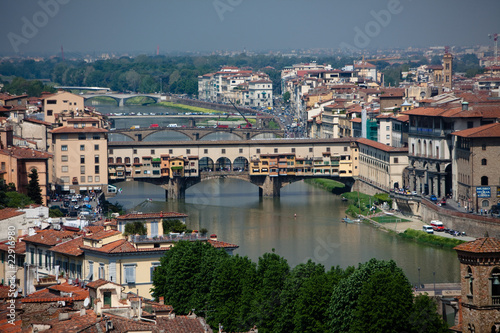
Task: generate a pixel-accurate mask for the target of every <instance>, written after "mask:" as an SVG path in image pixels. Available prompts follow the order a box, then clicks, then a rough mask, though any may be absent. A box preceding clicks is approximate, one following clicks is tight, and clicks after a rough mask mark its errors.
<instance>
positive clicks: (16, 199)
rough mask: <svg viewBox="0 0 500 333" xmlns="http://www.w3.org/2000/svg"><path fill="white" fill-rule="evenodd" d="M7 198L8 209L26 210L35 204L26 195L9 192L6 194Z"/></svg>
mask: <svg viewBox="0 0 500 333" xmlns="http://www.w3.org/2000/svg"><path fill="white" fill-rule="evenodd" d="M6 196H7V207H12V208H24V207H26V206H28V205H30V204H33V203H34V202H33V201H32V200H31V199H30V197H28V196H27V195H26V194H23V193H19V192H15V191H8V192H7V193H6Z"/></svg>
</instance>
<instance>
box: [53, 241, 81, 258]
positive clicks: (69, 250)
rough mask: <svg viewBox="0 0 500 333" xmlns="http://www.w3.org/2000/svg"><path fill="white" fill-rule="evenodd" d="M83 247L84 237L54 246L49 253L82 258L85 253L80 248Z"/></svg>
mask: <svg viewBox="0 0 500 333" xmlns="http://www.w3.org/2000/svg"><path fill="white" fill-rule="evenodd" d="M82 245H83V237H82V236H80V237H77V238H75V239H71V240H69V241H66V242H63V243H60V244H56V245H55V246H52V247H51V248H50V249H49V251H52V252H57V253H62V254H67V255H70V256H75V257H76V256H80V255H82V254H83V251H82V250H81V249H80V246H82Z"/></svg>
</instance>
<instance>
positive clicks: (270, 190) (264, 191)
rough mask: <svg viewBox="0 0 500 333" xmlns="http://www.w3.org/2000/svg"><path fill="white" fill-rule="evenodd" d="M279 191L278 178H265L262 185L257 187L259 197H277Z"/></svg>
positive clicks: (279, 182)
mask: <svg viewBox="0 0 500 333" xmlns="http://www.w3.org/2000/svg"><path fill="white" fill-rule="evenodd" d="M280 189H281V179H280V178H279V177H269V176H267V177H266V179H265V180H264V184H262V186H260V187H259V196H260V197H279V196H280Z"/></svg>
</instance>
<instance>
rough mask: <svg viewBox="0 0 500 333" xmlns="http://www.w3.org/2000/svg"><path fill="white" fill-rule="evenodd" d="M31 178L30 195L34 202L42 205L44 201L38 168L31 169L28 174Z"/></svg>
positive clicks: (29, 184) (29, 183)
mask: <svg viewBox="0 0 500 333" xmlns="http://www.w3.org/2000/svg"><path fill="white" fill-rule="evenodd" d="M28 178H29V179H30V180H29V182H28V189H27V190H28V197H30V199H31V200H33V202H34V203H36V204H39V205H41V204H42V203H43V198H42V189H41V188H40V184H39V183H38V171H36V169H31V172H30V174H29V175H28Z"/></svg>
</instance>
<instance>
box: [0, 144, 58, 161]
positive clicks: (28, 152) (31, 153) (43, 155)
mask: <svg viewBox="0 0 500 333" xmlns="http://www.w3.org/2000/svg"><path fill="white" fill-rule="evenodd" d="M0 154H2V155H11V156H12V157H15V158H17V159H48V158H50V157H52V154H49V153H47V152H43V151H38V150H34V149H30V148H22V147H16V146H12V147H10V148H7V149H1V150H0Z"/></svg>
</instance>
